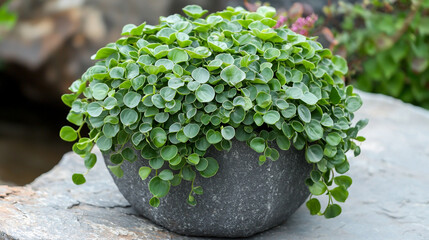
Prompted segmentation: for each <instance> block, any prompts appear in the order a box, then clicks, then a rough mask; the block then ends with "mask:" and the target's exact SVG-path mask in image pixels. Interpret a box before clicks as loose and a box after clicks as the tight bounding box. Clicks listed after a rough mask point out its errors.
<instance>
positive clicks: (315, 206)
mask: <svg viewBox="0 0 429 240" xmlns="http://www.w3.org/2000/svg"><path fill="white" fill-rule="evenodd" d="M305 205H306V206H307V208H308V210H310V214H311V215H316V214H318V213H320V209H321V205H320V202H319V200H318V199H316V198H312V199H310V200H308V201H307V203H306V204H305Z"/></svg>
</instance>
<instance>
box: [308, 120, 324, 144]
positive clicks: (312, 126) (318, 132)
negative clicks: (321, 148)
mask: <svg viewBox="0 0 429 240" xmlns="http://www.w3.org/2000/svg"><path fill="white" fill-rule="evenodd" d="M304 130H305V133H307V136H308V139H309V140H310V141H311V142H314V141H317V140H319V139H321V138H322V137H323V128H322V126H321V125H320V123H319V121H317V120H314V119H312V120H311V121H310V123H306V124H305V125H304Z"/></svg>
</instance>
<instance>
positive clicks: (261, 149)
mask: <svg viewBox="0 0 429 240" xmlns="http://www.w3.org/2000/svg"><path fill="white" fill-rule="evenodd" d="M183 11H184V12H185V14H186V15H187V17H186V18H185V17H182V16H180V15H178V14H176V15H171V16H169V17H161V18H160V24H159V25H156V26H151V25H147V24H145V23H143V24H142V25H140V26H135V25H132V24H130V25H126V26H125V27H124V28H123V33H122V35H123V36H124V37H122V38H121V39H119V40H118V41H117V42H116V43H110V44H108V45H107V46H106V47H104V48H102V49H100V50H99V51H98V52H97V53H96V54H95V55H94V57H93V58H94V59H97V60H100V61H98V62H97V63H96V64H95V66H93V67H90V68H89V69H88V70H87V71H86V72H85V73H84V74H83V76H82V78H81V79H79V80H76V81H75V82H74V83H73V84H72V85H71V87H70V90H71V91H72V93H71V94H65V95H63V97H62V100H63V101H64V103H65V104H66V105H68V106H69V107H71V111H70V113H69V115H68V116H67V119H68V120H69V121H70V122H71V123H73V124H75V125H77V126H78V129H77V130H75V129H74V128H72V127H70V126H65V127H63V128H62V129H61V131H60V136H61V138H62V139H64V140H66V141H75V140H76V139H78V142H77V143H75V144H74V145H73V150H74V151H75V152H76V153H77V154H79V155H81V156H82V157H83V158H84V162H85V166H86V167H87V168H88V170H89V169H91V168H92V167H93V166H94V164H95V162H96V156H95V155H94V154H93V153H91V149H92V148H93V146H94V144H96V145H97V146H98V147H99V148H100V150H101V151H104V152H110V153H111V162H112V163H113V164H114V165H112V166H109V168H110V170H111V171H112V172H113V174H115V175H116V176H118V177H121V176H122V175H123V171H122V170H121V164H122V163H123V161H130V162H133V161H136V159H137V156H136V153H137V151H134V149H137V150H141V151H139V152H138V153H139V154H140V153H141V156H142V157H143V158H144V159H147V160H148V164H147V166H146V167H142V168H141V169H140V171H139V174H140V177H141V178H142V179H146V178H148V176H149V174H150V173H151V172H153V171H154V172H155V176H154V177H153V178H152V179H151V180H150V183H149V186H148V187H149V190H150V192H151V193H152V194H153V195H154V197H153V198H152V199H151V200H150V204H151V205H152V206H154V207H157V206H158V205H159V204H160V200H159V198H161V197H163V196H165V195H166V194H167V193H168V191H169V189H170V187H171V186H176V185H178V184H180V182H181V180H182V179H183V180H186V181H191V182H192V189H191V190H190V194H189V199H188V203H189V204H191V205H195V204H196V199H195V197H194V194H202V192H203V190H202V188H201V187H198V186H194V184H193V183H194V179H195V177H196V172H199V174H200V175H201V176H202V177H205V178H209V177H212V176H214V175H215V174H216V172H217V170H218V168H219V166H218V163H217V162H216V160H215V159H214V158H210V157H204V154H205V151H206V150H207V149H208V148H209V147H210V146H212V145H214V147H216V148H217V149H218V150H228V149H230V148H231V145H232V142H231V139H233V138H236V139H237V140H238V141H247V143H248V144H249V146H250V147H251V148H252V149H253V150H255V151H256V152H258V153H261V156H260V158H259V162H260V164H264V162H265V161H266V160H267V159H271V160H273V161H275V160H277V159H278V158H279V152H278V151H277V150H276V149H274V148H272V147H270V146H272V145H271V144H274V143H273V142H275V143H276V144H277V145H278V147H279V148H280V149H282V150H288V149H289V148H290V146H291V144H293V145H294V146H295V148H297V149H304V150H305V157H306V160H307V161H308V163H310V164H312V165H313V167H314V168H313V171H312V172H311V177H310V178H308V180H307V182H306V183H307V185H308V186H309V189H310V192H311V193H312V196H313V195H322V194H324V193H326V194H327V195H328V196H329V203H328V206H327V209H326V210H325V211H324V213H321V207H320V203H319V201H318V200H317V199H316V198H313V197H311V199H310V200H309V201H308V203H307V206H308V207H309V209H310V211H311V214H324V215H325V216H326V217H327V218H330V217H335V216H337V215H338V214H340V212H341V208H340V207H339V206H338V205H337V204H334V202H333V201H334V199H335V200H337V201H339V202H344V201H345V200H346V198H347V196H348V192H347V188H348V187H349V186H350V184H351V179H350V178H349V177H347V176H337V177H334V171H336V172H338V173H340V174H343V173H345V172H347V171H348V170H349V162H348V160H347V156H346V155H345V153H346V152H347V151H348V150H349V149H352V150H354V152H355V155H358V154H359V153H360V148H359V146H357V145H356V143H355V142H354V140H357V141H362V140H363V139H364V138H363V137H358V135H357V134H358V131H359V130H360V129H361V128H362V127H364V125H366V121H359V122H358V123H357V124H356V126H354V127H351V120H352V119H353V112H354V111H356V110H358V109H359V108H360V107H361V104H362V102H361V99H360V97H359V96H358V95H357V94H355V93H353V87H352V86H348V87H347V88H345V87H344V81H343V79H342V77H343V75H344V74H345V73H346V72H347V64H346V62H345V60H344V59H342V58H341V57H337V56H333V55H332V54H331V52H330V51H329V50H327V49H323V48H322V46H321V45H320V44H319V43H317V42H315V41H314V39H311V38H306V37H304V36H302V35H299V34H296V33H294V32H293V31H291V30H289V29H287V28H285V27H281V28H278V29H273V28H272V27H273V26H274V25H275V24H276V20H274V19H273V18H272V17H273V16H274V15H275V13H276V11H275V9H274V8H272V7H265V6H264V7H260V8H259V9H258V10H257V11H256V12H248V11H246V10H244V9H243V8H241V7H237V8H231V7H229V8H227V9H226V10H224V11H221V12H217V13H213V14H210V15H209V16H208V17H206V18H202V16H203V15H205V14H206V13H207V11H206V10H203V9H201V7H199V6H196V5H191V6H187V7H185V8H184V9H183ZM82 94H83V97H81V95H82ZM84 125H87V126H88V127H89V128H90V133H89V137H83V136H81V133H80V132H81V129H82V127H83V126H84ZM164 164H168V165H169V168H170V169H166V170H162V171H159V170H158V169H160V168H161V167H162V166H163V165H164ZM85 174H86V173H85ZM73 181H74V182H75V183H76V184H82V183H84V182H85V177H84V174H74V175H73ZM333 183H335V184H336V185H337V187H335V188H333V189H330V188H331V187H332V185H333Z"/></svg>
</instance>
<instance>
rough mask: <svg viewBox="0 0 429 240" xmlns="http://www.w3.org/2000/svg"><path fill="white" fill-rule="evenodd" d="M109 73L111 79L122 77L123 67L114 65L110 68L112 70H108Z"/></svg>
mask: <svg viewBox="0 0 429 240" xmlns="http://www.w3.org/2000/svg"><path fill="white" fill-rule="evenodd" d="M109 74H110V77H111V78H113V79H119V78H124V74H125V69H123V68H121V67H114V68H112V70H110V73H109Z"/></svg>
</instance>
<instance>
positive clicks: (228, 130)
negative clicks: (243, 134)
mask: <svg viewBox="0 0 429 240" xmlns="http://www.w3.org/2000/svg"><path fill="white" fill-rule="evenodd" d="M220 132H221V134H222V136H223V138H225V139H226V140H231V139H232V138H234V136H235V129H234V128H233V127H231V126H226V127H224V128H223V129H222V130H221V131H220Z"/></svg>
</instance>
